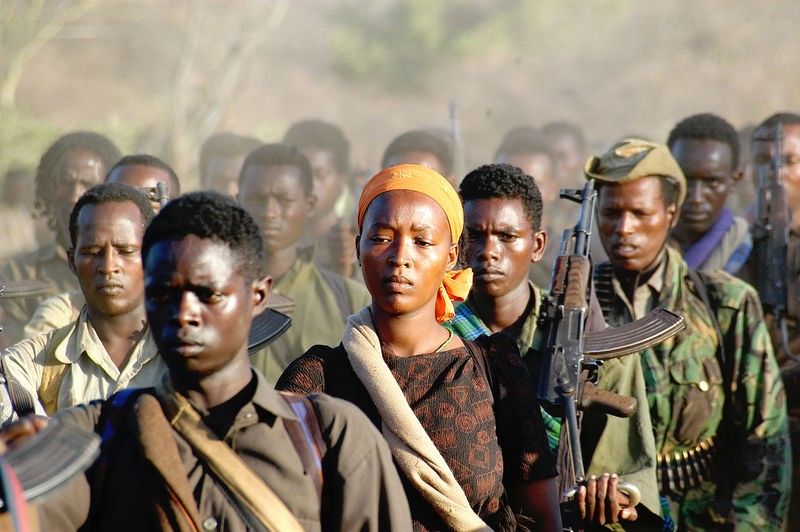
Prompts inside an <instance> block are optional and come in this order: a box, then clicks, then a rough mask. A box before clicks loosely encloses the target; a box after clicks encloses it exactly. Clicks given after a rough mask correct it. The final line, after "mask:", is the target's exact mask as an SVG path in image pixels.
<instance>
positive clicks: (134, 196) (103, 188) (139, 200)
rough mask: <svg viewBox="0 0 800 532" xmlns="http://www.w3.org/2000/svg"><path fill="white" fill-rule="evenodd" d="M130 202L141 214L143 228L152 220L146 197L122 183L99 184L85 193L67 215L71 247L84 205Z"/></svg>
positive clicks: (76, 236)
mask: <svg viewBox="0 0 800 532" xmlns="http://www.w3.org/2000/svg"><path fill="white" fill-rule="evenodd" d="M126 201H130V202H131V203H133V204H134V205H136V207H137V208H138V209H139V212H140V213H141V214H142V222H144V226H145V227H147V224H149V223H150V221H151V220H152V219H153V216H154V215H153V207H152V206H151V205H150V201H149V200H148V199H147V197H146V196H145V195H144V194H142V193H141V192H139V191H138V190H136V189H135V188H133V187H129V186H128V185H123V184H122V183H101V184H99V185H96V186H94V187H92V188H90V189H89V190H87V191H86V192H84V194H83V196H81V197H80V198H78V201H77V202H75V206H74V207H73V208H72V212H71V213H70V215H69V239H70V242H71V243H72V247H75V244H76V243H77V242H78V216H80V213H81V209H82V208H83V207H85V206H86V205H102V204H104V203H124V202H126Z"/></svg>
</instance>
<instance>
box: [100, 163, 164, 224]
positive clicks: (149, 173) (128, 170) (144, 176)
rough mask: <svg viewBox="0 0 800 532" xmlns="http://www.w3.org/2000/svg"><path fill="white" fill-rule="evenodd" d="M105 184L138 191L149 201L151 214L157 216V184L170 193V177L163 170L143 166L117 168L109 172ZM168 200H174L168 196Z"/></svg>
mask: <svg viewBox="0 0 800 532" xmlns="http://www.w3.org/2000/svg"><path fill="white" fill-rule="evenodd" d="M106 183H122V184H123V185H128V186H129V187H133V188H135V189H137V190H139V191H140V192H141V193H142V194H144V195H145V196H147V199H149V200H150V206H151V207H153V212H155V213H156V214H158V212H159V211H160V210H161V203H159V201H158V192H157V191H158V188H157V187H158V184H159V183H164V185H166V187H167V190H168V191H169V192H170V194H171V193H172V191H171V190H170V189H171V183H172V176H170V175H169V172H167V171H166V170H164V169H163V168H154V167H152V166H146V165H143V164H131V165H125V166H118V167H116V168H114V170H112V171H111V174H109V176H108V177H107V178H106ZM170 199H174V198H173V197H172V196H171V195H170Z"/></svg>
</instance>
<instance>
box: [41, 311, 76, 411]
mask: <svg viewBox="0 0 800 532" xmlns="http://www.w3.org/2000/svg"><path fill="white" fill-rule="evenodd" d="M73 326H74V322H73V323H71V324H70V325H67V326H65V327H62V328H60V329H58V330H57V331H55V332H54V333H53V336H52V337H51V338H50V341H48V342H47V347H46V349H47V358H46V359H45V361H44V367H42V380H41V381H40V382H39V389H38V390H37V392H38V394H39V400H40V401H41V402H42V406H43V407H44V411H45V412H47V415H48V416H52V415H53V414H55V413H56V411H57V410H58V394H59V392H60V391H61V382H62V381H63V380H64V376H65V375H66V374H67V370H68V369H69V366H70V365H69V364H64V363H63V362H61V361H59V360H58V359H57V358H56V354H55V348H56V347H57V346H58V345H60V344H61V343H62V342H64V341H65V340H66V339H67V338H69V335H70V334H71V333H72V331H73V329H74V327H73Z"/></svg>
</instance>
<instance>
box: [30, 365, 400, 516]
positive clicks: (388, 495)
mask: <svg viewBox="0 0 800 532" xmlns="http://www.w3.org/2000/svg"><path fill="white" fill-rule="evenodd" d="M254 375H255V377H254V378H256V379H257V384H256V387H255V393H254V395H253V397H252V399H251V400H249V401H248V402H247V403H245V404H244V406H242V407H241V408H240V409H239V411H238V412H231V417H233V419H234V421H233V424H232V425H231V427H230V428H229V429H228V430H227V433H226V434H225V436H224V438H223V440H224V441H225V442H226V443H227V444H228V445H230V446H231V447H232V448H233V450H234V451H235V452H236V453H237V454H238V455H239V457H240V458H241V459H242V460H243V461H244V462H245V464H246V465H247V466H249V467H250V469H252V471H253V472H254V473H255V474H256V475H257V476H258V477H259V478H260V479H261V480H263V481H264V482H265V483H266V484H267V485H268V486H269V487H270V488H271V489H272V490H273V491H274V492H275V493H276V494H277V495H278V497H280V499H281V500H282V501H283V502H284V503H285V504H286V506H287V507H288V509H289V510H290V511H291V512H292V514H293V515H294V516H295V517H296V518H297V520H298V521H299V522H300V524H301V525H302V526H303V528H304V529H305V530H309V531H318V530H343V531H348V530H363V531H370V532H377V531H379V530H390V531H392V530H398V531H407V530H411V518H410V515H409V510H408V503H407V501H406V497H405V492H404V490H403V486H402V484H401V482H400V478H399V476H398V473H397V470H396V469H395V466H394V463H393V461H392V457H391V453H390V452H389V449H388V447H387V445H386V442H385V441H384V439H383V437H382V436H381V435H380V433H379V432H378V431H377V429H376V428H375V427H374V426H373V425H372V423H370V421H369V420H368V419H367V418H366V416H364V414H363V413H362V412H361V411H359V410H358V408H356V407H355V406H354V405H352V404H350V403H348V402H346V401H342V400H339V399H334V398H333V397H330V396H327V395H324V394H320V395H317V396H315V397H313V398H312V402H313V403H314V405H315V407H316V408H315V410H316V411H317V413H318V416H319V425H320V429H321V433H322V438H323V440H324V442H325V444H326V447H327V451H326V452H325V454H324V455H323V456H322V470H323V474H324V483H323V485H324V496H325V502H326V506H325V511H324V513H322V514H321V513H320V503H319V497H318V496H317V493H316V489H315V486H314V482H313V480H312V479H311V478H310V477H309V475H308V474H306V473H305V472H304V468H303V464H302V462H301V460H300V457H299V455H298V453H297V451H296V450H295V446H294V445H293V444H292V441H291V439H290V436H289V433H288V431H287V430H286V426H285V424H284V423H285V420H297V419H298V418H297V416H296V414H295V413H294V411H293V410H292V409H291V408H290V407H289V406H288V405H287V404H286V402H285V401H284V400H283V399H282V398H281V397H280V395H279V394H278V392H276V391H275V389H274V388H273V387H272V386H270V385H269V384H268V383H267V382H266V380H265V379H264V378H263V376H261V375H260V374H259V373H258V372H257V371H255V372H254ZM102 406H103V403H102V402H99V401H98V402H94V403H92V404H89V405H84V406H80V407H77V408H73V409H69V410H66V411H64V412H61V413H59V415H58V418H59V419H61V420H63V421H64V422H65V423H69V424H72V425H76V426H79V427H81V428H83V429H84V430H89V431H96V432H101V431H102V430H103V427H102V426H99V425H98V423H99V420H100V412H101V409H102ZM194 406H195V408H197V405H194ZM135 410H136V408H130V409H129V410H128V412H130V415H129V417H128V418H127V419H125V420H124V426H125V430H122V431H120V439H124V440H125V441H124V442H121V443H120V445H119V446H118V447H115V446H110V447H109V448H110V449H115V448H116V449H118V451H116V452H117V454H118V456H110V457H109V456H107V455H106V456H104V458H105V459H106V460H107V461H108V462H107V463H108V464H109V466H108V469H107V471H106V473H105V479H104V484H103V489H98V486H93V487H94V488H95V489H96V490H97V491H95V490H92V492H91V493H92V494H93V495H97V494H99V493H104V494H105V497H104V498H103V503H102V504H97V505H96V506H93V508H94V509H95V511H97V512H98V513H99V515H94V516H92V517H94V518H95V519H97V521H94V522H95V524H96V525H97V527H98V529H100V530H120V529H124V530H152V529H154V527H155V526H156V523H155V522H154V516H153V515H152V506H153V502H154V499H155V498H156V497H157V496H158V495H157V494H158V493H159V492H160V491H161V490H160V489H159V488H160V486H157V487H156V486H154V489H152V490H148V489H142V485H148V484H147V482H158V483H165V484H167V486H168V487H170V488H174V487H175V486H177V485H180V484H183V483H185V482H186V481H187V480H188V487H189V489H190V490H191V491H190V493H191V495H193V496H194V500H195V502H196V503H197V508H198V509H199V517H200V521H201V522H202V524H203V527H204V528H206V529H207V530H214V529H217V530H227V531H244V530H247V526H246V523H245V522H244V521H243V520H242V518H241V517H240V515H239V512H238V511H237V509H236V508H235V507H234V506H233V505H232V504H231V502H230V501H229V500H228V497H227V496H226V494H225V493H224V491H223V490H224V488H223V485H222V483H221V482H220V481H219V480H217V479H216V478H215V476H214V473H213V472H212V471H210V469H209V467H208V466H207V465H206V464H205V463H204V462H203V461H202V460H199V459H198V458H197V457H196V456H195V454H194V451H193V449H192V447H191V446H190V445H189V444H188V443H187V442H186V440H185V439H184V438H183V437H182V436H181V435H179V434H178V433H177V432H176V431H174V430H171V431H170V432H169V433H168V434H161V433H160V434H149V433H148V432H147V426H146V425H143V424H141V423H140V422H138V420H137V419H136V414H135ZM198 412H199V413H200V415H201V416H203V417H204V418H205V420H206V422H207V423H209V420H208V418H207V417H206V416H207V415H208V412H206V411H204V410H202V409H198ZM120 424H122V423H120ZM164 424H165V425H166V420H164ZM209 428H211V429H212V430H215V431H218V430H219V428H217V427H214V426H212V425H211V424H210V423H209ZM164 438H167V439H174V440H175V443H176V444H177V446H178V456H179V458H180V462H181V463H175V464H172V463H169V464H165V463H164V458H163V457H164V456H165V455H166V454H167V453H164V452H160V451H163V450H164V447H165V446H166V444H165V442H164V441H163V439H164ZM154 441H157V442H158V445H154V446H153V451H157V452H158V454H159V456H158V457H151V456H149V455H148V448H147V443H148V442H154ZM151 458H153V460H152V461H151ZM179 477H182V478H179ZM154 479H155V480H154ZM88 480H89V482H94V481H96V480H97V477H95V476H90V477H89V479H88ZM86 482H87V477H85V476H84V475H79V476H78V477H77V478H76V479H75V480H74V481H73V482H72V483H71V485H70V492H71V493H73V494H74V495H73V496H71V497H49V498H48V499H47V500H46V501H44V503H43V506H44V508H43V510H44V514H43V516H44V526H43V528H42V530H76V529H77V528H78V527H79V526H80V525H81V524H82V523H81V522H80V521H78V522H69V520H70V516H84V518H85V515H86V512H88V510H89V500H88V497H87V495H88V494H89V490H87V489H85V484H86Z"/></svg>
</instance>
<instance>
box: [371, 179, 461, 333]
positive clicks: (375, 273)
mask: <svg viewBox="0 0 800 532" xmlns="http://www.w3.org/2000/svg"><path fill="white" fill-rule="evenodd" d="M450 238H451V237H450V225H449V223H448V221H447V216H446V215H445V213H444V211H443V210H442V208H441V207H440V206H439V204H438V203H436V202H435V201H434V200H432V199H431V198H429V197H428V196H426V195H425V194H421V193H419V192H414V191H409V190H393V191H390V192H384V193H383V194H381V195H380V196H378V197H377V198H375V199H374V200H373V201H372V203H370V205H369V207H368V208H367V212H366V213H365V215H364V223H363V226H362V231H361V234H360V235H359V237H358V255H359V260H360V261H361V271H362V273H363V277H364V283H365V284H366V285H367V290H369V293H370V294H371V296H372V306H373V312H378V311H380V312H382V313H385V314H388V315H391V316H402V315H416V314H429V315H430V316H431V318H432V319H433V317H434V314H435V304H436V294H437V292H438V290H439V286H440V285H441V283H442V279H443V278H444V274H445V272H446V271H447V270H449V269H450V268H452V267H453V266H454V265H455V263H456V259H457V258H458V246H457V245H452V244H451V242H450Z"/></svg>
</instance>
